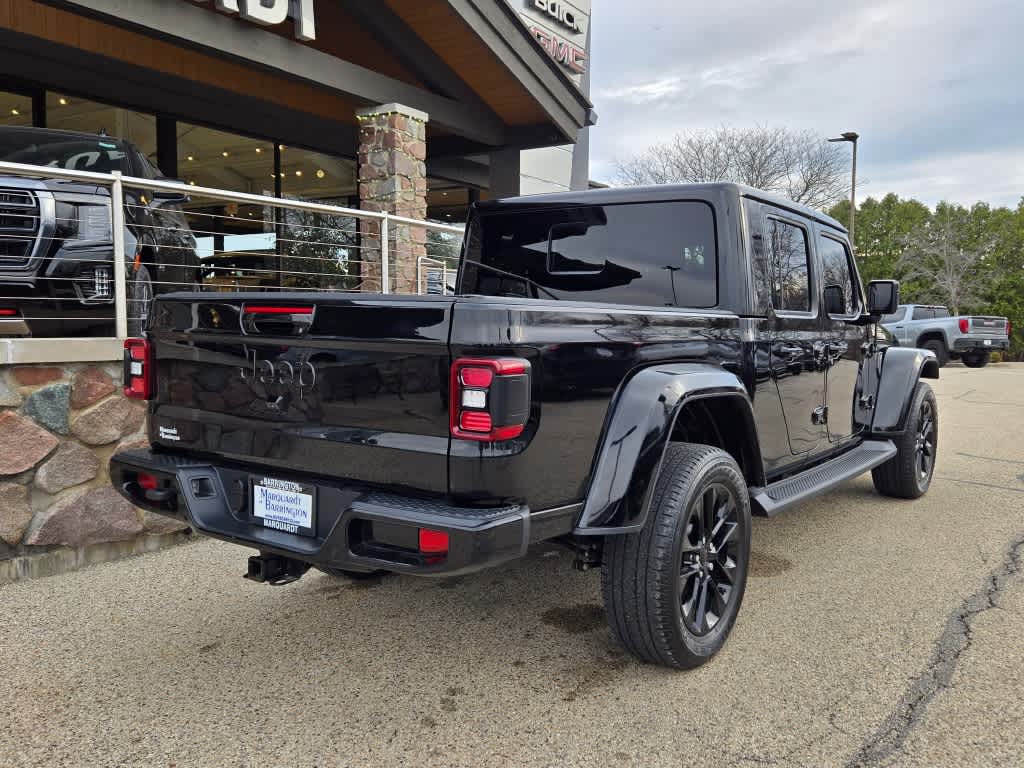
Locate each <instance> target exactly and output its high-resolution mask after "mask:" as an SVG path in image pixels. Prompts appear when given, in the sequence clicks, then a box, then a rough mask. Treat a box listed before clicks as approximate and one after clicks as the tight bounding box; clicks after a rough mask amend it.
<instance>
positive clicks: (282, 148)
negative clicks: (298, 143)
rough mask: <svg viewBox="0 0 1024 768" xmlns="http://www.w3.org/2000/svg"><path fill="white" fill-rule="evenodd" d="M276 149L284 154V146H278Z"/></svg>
mask: <svg viewBox="0 0 1024 768" xmlns="http://www.w3.org/2000/svg"><path fill="white" fill-rule="evenodd" d="M277 148H278V149H280V150H281V151H282V152H284V144H278V145H277Z"/></svg>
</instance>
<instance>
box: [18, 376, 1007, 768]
mask: <svg viewBox="0 0 1024 768" xmlns="http://www.w3.org/2000/svg"><path fill="white" fill-rule="evenodd" d="M933 385H934V386H935V389H936V392H937V393H938V400H939V407H940V433H939V434H940V444H939V459H938V465H937V470H936V478H935V481H934V483H933V486H932V489H931V492H930V493H929V494H928V495H927V496H926V497H925V498H923V499H921V500H919V501H916V502H895V501H892V500H887V499H883V498H882V497H880V496H878V495H876V494H875V493H874V491H873V489H872V485H871V480H870V477H869V476H865V477H862V478H860V479H858V480H857V481H855V482H853V483H851V484H849V485H847V486H846V487H844V488H843V489H842V490H840V491H838V492H835V493H833V494H832V495H830V496H826V497H823V498H820V499H818V500H816V501H812V502H809V503H807V504H805V505H803V506H802V507H800V508H798V509H796V510H793V511H791V512H787V513H783V515H781V516H780V517H779V518H776V519H773V520H764V519H756V520H755V526H754V545H753V561H752V569H751V580H750V583H749V586H748V589H747V595H746V598H745V601H744V605H743V608H742V610H741V612H740V617H739V620H738V623H737V625H736V628H735V631H734V632H733V635H732V637H731V639H730V641H729V642H728V644H727V645H726V647H725V649H724V650H723V652H722V653H721V654H719V656H717V657H716V658H715V659H714V660H713V661H712V662H711V663H710V664H708V665H707V666H705V667H703V668H701V669H699V670H697V671H694V672H689V673H680V672H671V671H668V670H664V669H660V668H656V667H650V666H645V665H641V664H638V663H635V662H634V661H632V660H631V658H629V657H627V656H625V655H624V654H623V653H622V652H621V651H620V650H619V649H618V648H617V647H616V646H615V645H614V643H613V642H612V641H611V640H610V639H609V636H608V633H607V631H606V630H605V624H604V613H603V609H602V608H601V602H600V595H599V586H598V575H597V574H596V573H579V572H576V571H574V570H573V569H572V568H571V557H570V556H569V555H568V554H564V553H562V552H561V551H558V550H554V549H543V550H539V551H537V552H535V553H534V554H533V555H532V556H531V557H529V558H528V559H526V560H524V561H522V562H519V563H515V564H513V565H510V566H507V567H504V568H501V569H498V570H493V571H487V572H484V573H482V574H478V575H476V576H474V577H467V578H463V579H460V580H454V581H447V582H443V581H422V580H414V579H410V578H397V577H392V578H387V579H384V580H382V581H379V582H368V583H350V582H343V581H336V580H333V579H331V578H329V577H326V576H322V575H320V574H311V575H309V576H307V577H306V578H304V579H302V580H301V581H300V582H298V583H296V584H293V585H290V586H287V587H280V588H272V587H267V586H263V585H257V584H252V583H250V582H247V581H244V580H243V579H241V578H240V575H241V573H242V572H243V570H244V566H245V558H246V556H247V555H248V554H249V553H248V551H247V550H244V549H241V548H238V547H234V546H231V545H228V544H222V543H217V542H211V541H208V540H203V541H200V542H198V543H194V544H188V545H184V546H180V547H176V548H174V549H171V550H166V551H163V552H160V553H157V554H150V555H144V556H140V557H136V558H133V559H130V560H125V561H121V562H117V563H111V564H107V565H101V566H96V567H92V568H89V569H86V570H83V571H79V572H76V573H71V574H67V575H64V576H57V577H52V578H47V579H40V580H37V581H32V582H22V583H18V584H13V585H9V586H6V587H2V588H0V607H2V620H0V701H3V716H2V717H0V765H2V766H21V765H40V766H54V765H69V766H90V767H95V766H121V765H127V766H136V765H140V766H174V767H175V768H184V766H221V765H224V766H256V765H259V766H366V765H381V766H399V765H416V766H420V765H438V766H492V765H493V766H498V765H501V766H561V765H588V766H595V765H600V766H656V765H657V766H660V765H666V766H688V765H714V766H733V765H735V766H766V765H780V766H785V765H804V766H848V765H871V766H874V765H879V766H897V765H898V766H944V765H955V766H967V765H979V766H997V765H1005V766H1019V765H1024V640H1022V636H1024V436H1022V433H1024V365H1010V364H1003V365H997V366H990V367H989V368H986V369H984V370H969V369H966V368H962V367H949V368H946V369H944V370H943V372H942V380H941V381H938V382H933Z"/></svg>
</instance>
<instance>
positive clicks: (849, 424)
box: [817, 230, 867, 443]
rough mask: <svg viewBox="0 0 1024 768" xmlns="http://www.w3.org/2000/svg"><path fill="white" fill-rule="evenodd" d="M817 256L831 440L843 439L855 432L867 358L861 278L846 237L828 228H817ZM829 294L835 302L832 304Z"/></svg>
mask: <svg viewBox="0 0 1024 768" xmlns="http://www.w3.org/2000/svg"><path fill="white" fill-rule="evenodd" d="M817 247H818V258H819V259H820V261H821V290H822V309H823V311H822V315H823V318H824V322H825V328H826V332H827V339H826V348H825V354H824V364H825V367H826V374H825V375H826V379H825V405H826V406H827V408H828V412H827V425H828V429H827V432H828V439H829V441H830V442H833V443H835V442H840V441H842V440H845V439H847V438H849V437H851V436H852V435H853V433H854V407H855V400H856V392H857V377H858V375H859V374H860V367H861V364H862V363H863V360H864V343H865V341H866V339H867V337H866V335H865V333H866V331H865V328H866V326H860V325H854V324H853V322H852V321H853V320H855V319H856V318H857V317H858V316H859V315H860V310H861V307H862V298H861V295H860V281H859V280H856V279H854V275H856V274H857V273H856V271H855V268H854V265H853V256H852V254H851V253H850V248H849V246H848V245H847V244H846V241H845V240H843V239H842V238H840V237H839V236H838V235H836V234H832V233H830V232H828V231H825V230H819V232H818V241H817ZM826 294H831V296H833V297H836V296H837V295H838V299H836V298H833V299H832V300H833V301H835V302H836V304H835V305H834V306H830V302H829V301H828V300H826V299H827V297H826Z"/></svg>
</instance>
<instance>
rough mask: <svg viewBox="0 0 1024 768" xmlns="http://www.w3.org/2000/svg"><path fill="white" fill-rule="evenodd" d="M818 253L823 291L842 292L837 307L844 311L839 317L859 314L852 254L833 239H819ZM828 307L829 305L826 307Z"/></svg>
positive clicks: (823, 236)
mask: <svg viewBox="0 0 1024 768" xmlns="http://www.w3.org/2000/svg"><path fill="white" fill-rule="evenodd" d="M818 252H819V253H820V254H821V277H822V280H821V284H822V290H823V291H825V292H829V291H833V292H834V291H836V290H839V291H842V297H841V301H837V303H836V306H841V307H842V308H843V309H842V311H840V312H835V313H834V314H837V315H853V314H855V313H856V312H857V309H858V301H857V294H856V293H854V288H853V270H852V268H851V267H850V253H849V251H848V250H847V248H846V244H845V243H842V242H840V241H839V240H836V239H835V238H832V237H827V236H825V235H822V236H820V237H819V238H818ZM826 306H827V305H826Z"/></svg>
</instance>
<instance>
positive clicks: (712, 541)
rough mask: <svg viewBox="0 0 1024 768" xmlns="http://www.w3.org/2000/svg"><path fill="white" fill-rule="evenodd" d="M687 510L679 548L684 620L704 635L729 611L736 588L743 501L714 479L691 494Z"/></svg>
mask: <svg viewBox="0 0 1024 768" xmlns="http://www.w3.org/2000/svg"><path fill="white" fill-rule="evenodd" d="M688 514H689V519H688V520H687V522H686V532H685V533H684V538H683V548H682V551H681V553H680V554H681V563H680V573H679V600H680V605H681V609H682V617H683V623H684V624H685V625H686V628H687V629H689V630H690V632H692V633H693V634H695V635H698V636H700V635H706V634H707V633H708V632H710V631H711V630H712V629H714V628H715V626H716V625H717V624H718V622H719V621H721V619H722V617H723V616H725V615H726V612H727V611H728V608H729V601H730V600H731V599H732V598H733V595H734V593H735V586H736V566H737V563H738V561H739V557H740V553H739V549H740V543H739V537H738V536H737V535H736V533H737V530H738V529H739V507H738V505H737V503H736V498H735V496H734V495H733V492H732V491H731V490H730V489H729V488H727V487H726V486H724V485H722V484H720V483H714V484H712V485H709V486H708V487H707V488H706V489H705V490H704V493H702V494H701V495H700V496H698V497H697V498H696V499H694V500H693V503H692V504H691V505H690V509H689V513H688Z"/></svg>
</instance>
